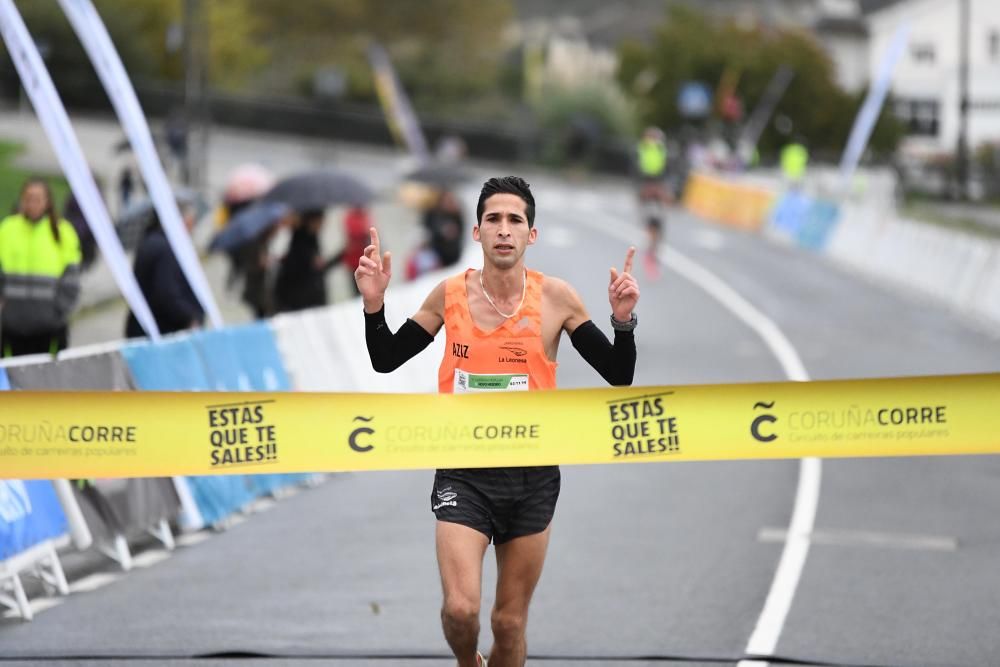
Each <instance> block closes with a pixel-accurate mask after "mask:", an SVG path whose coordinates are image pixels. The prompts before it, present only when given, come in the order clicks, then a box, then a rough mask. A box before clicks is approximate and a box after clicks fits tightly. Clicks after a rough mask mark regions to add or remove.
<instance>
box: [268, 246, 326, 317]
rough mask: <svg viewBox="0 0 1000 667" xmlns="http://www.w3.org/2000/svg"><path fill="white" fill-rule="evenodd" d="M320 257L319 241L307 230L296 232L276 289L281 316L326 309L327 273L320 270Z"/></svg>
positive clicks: (280, 271)
mask: <svg viewBox="0 0 1000 667" xmlns="http://www.w3.org/2000/svg"><path fill="white" fill-rule="evenodd" d="M319 256H320V255H319V237H318V236H317V235H316V234H312V233H310V232H308V231H306V229H305V228H304V227H299V228H297V229H296V230H295V231H294V232H293V233H292V240H291V243H289V245H288V252H287V253H286V254H285V256H284V257H283V258H282V259H281V266H280V267H279V268H278V278H277V280H276V281H275V285H274V300H275V305H276V306H277V309H278V311H279V312H285V311H290V310H302V309H304V308H313V307H316V306H325V305H326V277H325V276H326V270H325V268H323V267H319V268H317V266H316V264H317V262H316V260H317V258H318V257H319Z"/></svg>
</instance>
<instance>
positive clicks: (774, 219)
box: [771, 192, 840, 251]
mask: <svg viewBox="0 0 1000 667" xmlns="http://www.w3.org/2000/svg"><path fill="white" fill-rule="evenodd" d="M839 219H840V209H839V208H838V207H837V205H836V204H835V203H833V202H831V201H825V200H822V199H813V198H812V197H809V196H806V195H804V194H802V193H801V192H789V193H787V194H786V195H785V196H784V197H782V198H781V200H780V201H779V202H778V204H777V205H776V206H775V207H774V210H773V211H772V212H771V229H772V230H774V231H776V232H777V233H779V234H780V235H782V236H784V237H786V238H788V239H790V240H792V241H794V242H795V243H796V244H797V245H798V246H799V247H802V248H808V249H809V250H817V251H820V250H823V249H824V248H825V247H826V243H827V241H828V240H829V238H830V233H831V232H832V231H833V229H834V227H836V225H837V222H838V220H839Z"/></svg>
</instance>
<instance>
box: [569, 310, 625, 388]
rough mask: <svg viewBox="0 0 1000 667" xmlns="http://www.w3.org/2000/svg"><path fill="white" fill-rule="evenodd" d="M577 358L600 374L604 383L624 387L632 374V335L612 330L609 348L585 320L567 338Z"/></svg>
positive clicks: (591, 323) (590, 323) (608, 343)
mask: <svg viewBox="0 0 1000 667" xmlns="http://www.w3.org/2000/svg"><path fill="white" fill-rule="evenodd" d="M569 339H570V340H571V341H572V342H573V347H575V348H576V350H577V352H579V353H580V356H581V357H583V358H584V359H585V360H586V361H587V363H588V364H590V365H591V366H593V367H594V370H596V371H597V372H598V373H600V374H601V377H603V378H604V379H605V380H607V382H608V384H610V385H614V386H616V387H625V386H629V385H631V384H632V376H633V375H635V334H634V333H633V332H631V331H615V344H614V345H612V344H611V341H609V340H608V337H607V336H605V335H604V332H602V331H601V330H600V329H598V328H597V325H596V324H594V321H593V320H587V321H586V322H584V323H583V324H581V325H580V326H578V327H577V328H576V330H575V331H573V334H572V335H571V336H570V337H569Z"/></svg>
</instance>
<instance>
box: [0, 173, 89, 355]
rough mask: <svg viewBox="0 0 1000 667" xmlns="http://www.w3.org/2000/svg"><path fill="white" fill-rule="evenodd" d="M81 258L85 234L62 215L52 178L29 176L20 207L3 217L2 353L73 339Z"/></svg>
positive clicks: (34, 350)
mask: <svg viewBox="0 0 1000 667" xmlns="http://www.w3.org/2000/svg"><path fill="white" fill-rule="evenodd" d="M81 259H82V255H81V252H80V239H79V237H78V236H77V234H76V230H75V229H74V228H73V225H72V224H70V223H69V222H68V221H67V220H63V219H62V218H60V217H59V216H58V215H57V213H56V207H55V202H54V201H53V199H52V191H51V189H50V188H49V186H48V183H46V182H45V181H43V180H40V179H31V180H29V181H27V182H26V183H25V184H24V186H23V187H22V188H21V196H20V199H19V201H18V212H17V213H15V214H14V215H11V216H8V217H6V218H4V219H3V220H2V221H0V301H2V304H3V305H2V308H0V355H2V356H4V357H11V356H16V355H22V354H44V353H48V354H55V353H56V352H58V351H59V350H62V349H64V348H66V347H67V346H68V345H69V315H70V313H71V312H72V310H73V307H74V306H75V305H76V302H77V298H78V297H79V295H80V261H81Z"/></svg>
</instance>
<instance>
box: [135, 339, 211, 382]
mask: <svg viewBox="0 0 1000 667" xmlns="http://www.w3.org/2000/svg"><path fill="white" fill-rule="evenodd" d="M122 356H123V357H124V358H125V361H126V362H128V367H129V370H130V371H132V376H133V377H134V378H135V382H136V384H138V385H139V388H140V389H145V390H147V391H211V390H212V388H213V387H212V385H211V383H210V382H209V379H208V373H207V372H206V370H205V366H204V364H203V363H202V360H201V357H200V356H199V355H198V350H197V349H195V346H194V343H192V342H191V339H190V338H188V337H184V338H175V339H173V340H168V341H161V342H159V343H151V342H142V343H130V344H128V345H125V346H124V347H122Z"/></svg>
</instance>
